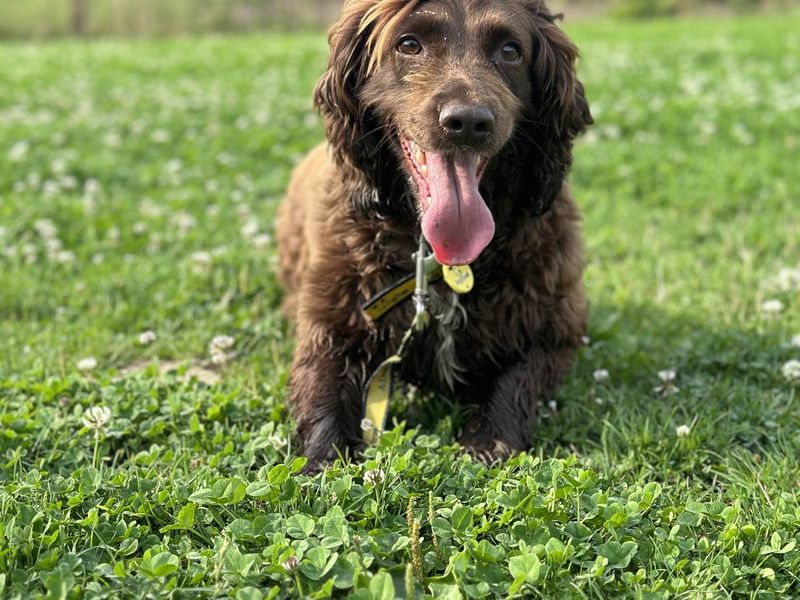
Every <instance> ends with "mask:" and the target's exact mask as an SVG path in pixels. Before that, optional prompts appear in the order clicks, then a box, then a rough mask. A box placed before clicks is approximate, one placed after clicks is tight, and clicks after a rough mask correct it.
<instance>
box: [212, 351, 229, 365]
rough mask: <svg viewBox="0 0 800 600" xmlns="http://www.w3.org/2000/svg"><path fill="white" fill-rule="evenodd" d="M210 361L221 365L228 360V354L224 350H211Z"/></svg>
mask: <svg viewBox="0 0 800 600" xmlns="http://www.w3.org/2000/svg"><path fill="white" fill-rule="evenodd" d="M211 362H212V363H213V364H215V365H219V366H222V365H224V364H226V363H227V362H228V355H227V354H225V353H224V352H212V353H211Z"/></svg>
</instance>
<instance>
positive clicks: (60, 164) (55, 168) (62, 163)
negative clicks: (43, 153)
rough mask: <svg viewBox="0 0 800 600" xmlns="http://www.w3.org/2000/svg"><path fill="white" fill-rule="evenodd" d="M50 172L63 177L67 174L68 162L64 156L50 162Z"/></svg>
mask: <svg viewBox="0 0 800 600" xmlns="http://www.w3.org/2000/svg"><path fill="white" fill-rule="evenodd" d="M50 170H51V171H52V172H53V174H54V175H63V174H64V173H66V172H67V161H66V159H65V158H64V157H63V156H58V157H56V158H54V159H53V160H52V161H50Z"/></svg>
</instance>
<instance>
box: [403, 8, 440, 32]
mask: <svg viewBox="0 0 800 600" xmlns="http://www.w3.org/2000/svg"><path fill="white" fill-rule="evenodd" d="M449 26H450V20H449V18H448V17H447V15H446V14H442V13H438V12H435V11H432V10H430V9H420V10H418V11H415V12H413V13H411V15H409V17H408V19H406V21H405V22H404V23H403V24H402V25H401V26H400V27H405V28H407V29H413V30H414V31H415V32H417V33H419V34H420V35H425V36H433V35H444V33H445V32H446V31H447V29H448V27H449Z"/></svg>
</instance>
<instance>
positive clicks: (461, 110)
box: [439, 104, 494, 144]
mask: <svg viewBox="0 0 800 600" xmlns="http://www.w3.org/2000/svg"><path fill="white" fill-rule="evenodd" d="M439 124H440V125H441V126H442V127H443V128H444V130H445V132H446V133H447V136H448V137H449V138H450V139H451V140H453V141H454V142H458V143H461V144H471V143H475V142H481V141H483V140H484V139H486V138H487V137H489V135H490V134H491V133H492V132H493V131H494V114H493V113H492V111H491V110H490V109H489V108H488V107H486V106H480V105H475V104H448V105H447V106H445V107H444V108H443V109H442V111H441V112H440V113H439Z"/></svg>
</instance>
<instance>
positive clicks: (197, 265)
mask: <svg viewBox="0 0 800 600" xmlns="http://www.w3.org/2000/svg"><path fill="white" fill-rule="evenodd" d="M191 261H192V272H193V273H197V274H201V273H207V272H208V271H210V270H211V266H212V264H213V262H214V257H212V256H211V253H210V252H205V251H204V250H200V251H198V252H192V256H191Z"/></svg>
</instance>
